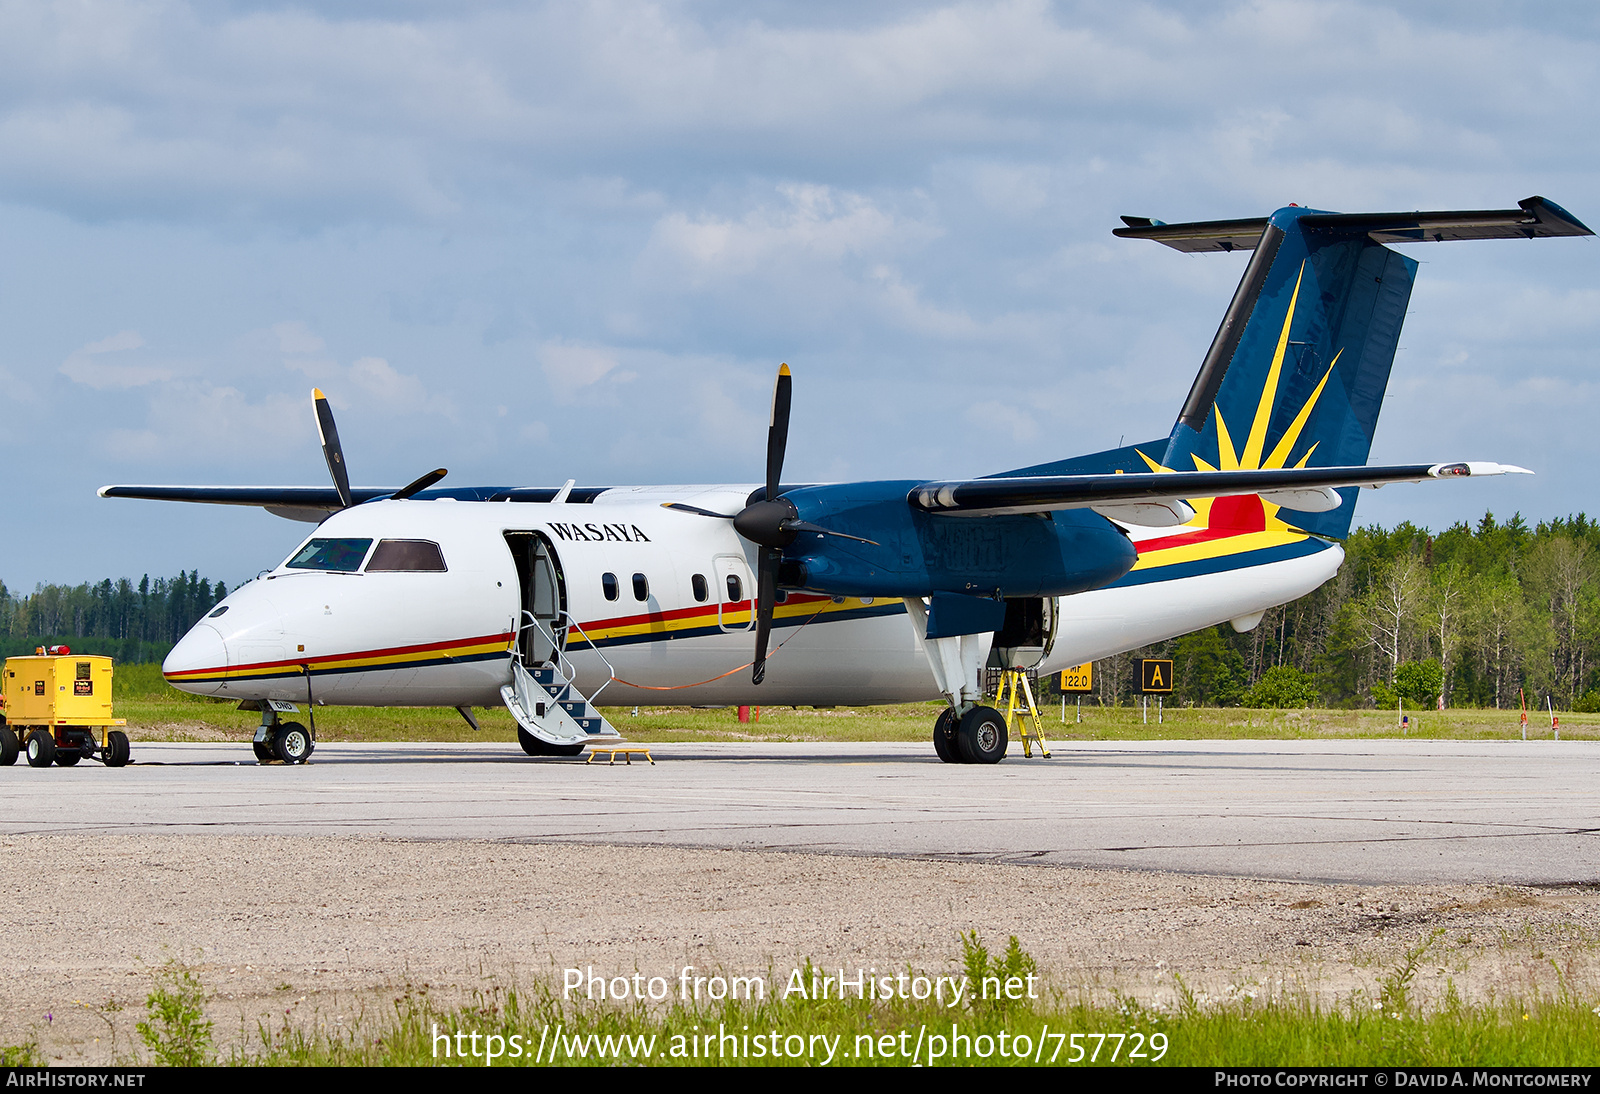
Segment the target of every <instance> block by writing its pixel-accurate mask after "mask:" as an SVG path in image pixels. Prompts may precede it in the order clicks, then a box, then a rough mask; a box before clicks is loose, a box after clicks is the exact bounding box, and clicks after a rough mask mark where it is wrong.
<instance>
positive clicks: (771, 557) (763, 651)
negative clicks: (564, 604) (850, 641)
mask: <svg viewBox="0 0 1600 1094" xmlns="http://www.w3.org/2000/svg"><path fill="white" fill-rule="evenodd" d="M793 388H794V380H793V378H792V377H791V376H790V374H789V366H788V365H779V366H778V379H777V382H776V383H775V384H774V385H773V389H772V417H771V419H770V420H769V422H768V425H767V482H766V491H765V492H764V493H763V494H762V498H761V500H760V501H757V502H752V503H751V504H749V505H747V506H745V507H744V508H743V509H741V510H740V511H739V512H737V513H733V514H728V513H714V512H712V511H711V510H710V509H701V508H700V507H699V506H695V505H687V504H685V503H684V502H681V501H669V502H663V503H662V505H661V507H662V508H663V509H674V510H677V511H678V512H680V513H693V514H694V515H695V516H700V517H716V518H717V519H719V520H731V521H733V530H734V531H736V532H738V533H739V535H740V536H742V537H744V538H745V539H746V540H749V541H750V542H751V543H753V544H755V545H756V546H757V547H758V548H759V549H760V550H759V552H758V554H757V560H756V659H755V661H754V662H753V664H752V667H751V671H750V682H751V683H752V684H759V683H761V681H762V680H764V679H766V675H767V641H768V639H769V638H770V637H771V636H772V613H773V609H774V607H775V606H776V604H777V601H778V566H779V564H780V563H781V562H782V561H783V549H784V548H785V547H787V546H789V545H790V544H791V543H793V542H794V541H795V539H796V538H798V537H799V535H800V533H802V532H809V533H812V534H814V535H819V536H837V537H838V538H840V539H851V540H855V541H856V542H857V543H866V544H869V545H871V546H873V547H876V546H878V543H877V541H875V540H870V539H864V538H862V537H861V536H852V535H849V534H847V533H845V532H835V531H834V530H833V529H831V528H824V527H822V526H821V525H819V524H812V523H811V522H810V521H808V520H801V519H800V511H799V510H798V509H796V508H795V504H794V502H792V501H790V500H789V499H788V498H785V497H780V496H779V495H778V480H779V479H780V478H781V477H782V475H783V453H784V449H785V448H787V447H788V444H789V405H790V402H791V401H792V398H793Z"/></svg>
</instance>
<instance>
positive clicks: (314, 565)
mask: <svg viewBox="0 0 1600 1094" xmlns="http://www.w3.org/2000/svg"><path fill="white" fill-rule="evenodd" d="M371 546H372V541H371V540H370V539H314V540H312V541H311V542H310V543H307V544H306V545H305V546H304V547H302V548H300V550H298V551H296V552H295V555H294V557H293V558H291V559H290V560H289V561H288V562H285V563H284V565H285V566H287V567H288V568H289V569H291V570H336V571H338V572H340V573H346V574H350V573H354V572H355V571H357V570H359V569H361V560H362V559H364V558H366V557H367V548H368V547H371Z"/></svg>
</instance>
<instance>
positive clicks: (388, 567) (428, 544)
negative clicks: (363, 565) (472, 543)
mask: <svg viewBox="0 0 1600 1094" xmlns="http://www.w3.org/2000/svg"><path fill="white" fill-rule="evenodd" d="M380 570H381V571H397V570H421V571H424V572H427V573H436V574H442V573H444V570H445V565H444V554H443V553H442V552H441V551H440V550H439V545H438V544H437V543H434V542H433V541H432V540H427V539H382V540H379V541H378V549H377V550H376V551H373V552H372V561H370V562H368V563H367V573H369V574H370V573H373V572H375V571H380Z"/></svg>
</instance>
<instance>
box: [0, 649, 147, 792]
mask: <svg viewBox="0 0 1600 1094" xmlns="http://www.w3.org/2000/svg"><path fill="white" fill-rule="evenodd" d="M0 672H3V673H4V682H5V688H4V694H5V709H4V711H0V765H9V764H14V763H16V762H17V754H18V753H19V752H24V753H26V754H27V757H28V763H29V765H30V766H32V767H49V766H50V765H51V764H52V763H54V764H57V765H59V766H61V767H71V766H72V765H73V764H75V763H77V762H78V761H79V760H81V759H83V758H84V757H85V756H98V757H99V758H100V760H101V762H103V763H104V764H105V765H106V766H107V767H121V766H123V765H124V764H126V763H127V762H128V756H129V754H130V749H129V746H128V735H127V734H126V733H124V732H123V731H122V730H121V729H120V728H117V727H119V726H125V725H127V724H128V723H127V721H126V720H125V719H122V718H113V717H112V716H111V658H109V657H97V656H94V655H92V654H74V653H68V654H59V655H39V656H34V657H8V658H6V663H5V668H4V669H0Z"/></svg>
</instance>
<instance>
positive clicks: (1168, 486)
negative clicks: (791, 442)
mask: <svg viewBox="0 0 1600 1094" xmlns="http://www.w3.org/2000/svg"><path fill="white" fill-rule="evenodd" d="M1508 474H1517V475H1529V474H1532V472H1531V471H1528V470H1527V469H1525V468H1521V467H1513V466H1510V465H1509V464H1498V463H1486V462H1471V463H1435V464H1426V463H1421V464H1405V465H1401V466H1394V467H1290V468H1269V469H1263V470H1253V471H1169V472H1160V471H1158V472H1148V473H1145V474H1135V475H1044V476H1038V477H1028V478H993V479H966V480H961V481H951V482H927V483H923V484H921V485H920V486H917V487H914V488H913V489H912V490H911V492H910V494H908V495H907V497H906V500H907V501H909V502H910V503H911V505H912V506H913V507H914V508H917V509H920V510H922V511H923V512H925V513H943V514H947V515H950V516H969V517H985V516H999V515H1001V514H1004V513H1045V512H1049V511H1051V510H1054V509H1099V508H1102V507H1104V508H1106V509H1107V510H1110V509H1111V508H1112V507H1113V506H1116V507H1118V508H1124V507H1126V506H1127V504H1128V503H1130V502H1143V503H1145V504H1146V505H1149V506H1154V505H1167V504H1176V503H1181V502H1184V501H1186V500H1188V499H1190V498H1225V497H1237V496H1240V495H1243V494H1267V495H1272V496H1273V497H1274V498H1276V497H1277V496H1280V495H1289V498H1290V499H1296V497H1297V496H1300V495H1304V497H1303V499H1300V500H1303V502H1304V503H1305V504H1306V508H1307V509H1308V510H1310V511H1312V512H1316V511H1319V510H1320V509H1324V508H1325V507H1326V502H1324V501H1319V500H1317V498H1316V497H1312V496H1311V495H1317V496H1319V497H1322V498H1325V497H1326V495H1324V494H1322V491H1324V490H1330V489H1334V488H1337V487H1344V486H1370V487H1380V486H1387V485H1388V484H1390V483H1394V482H1423V481H1424V480H1427V479H1454V478H1466V477H1468V476H1476V475H1508ZM1285 507H1286V508H1288V507H1289V506H1287V505H1285ZM1176 512H1177V513H1178V514H1181V513H1182V510H1181V509H1178V510H1176ZM1108 515H1111V514H1109V513H1108Z"/></svg>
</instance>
